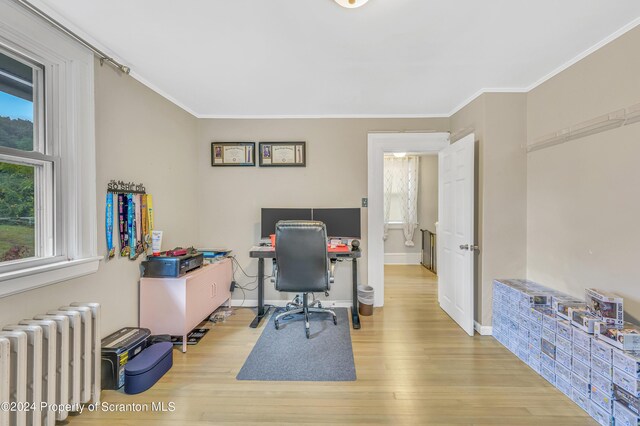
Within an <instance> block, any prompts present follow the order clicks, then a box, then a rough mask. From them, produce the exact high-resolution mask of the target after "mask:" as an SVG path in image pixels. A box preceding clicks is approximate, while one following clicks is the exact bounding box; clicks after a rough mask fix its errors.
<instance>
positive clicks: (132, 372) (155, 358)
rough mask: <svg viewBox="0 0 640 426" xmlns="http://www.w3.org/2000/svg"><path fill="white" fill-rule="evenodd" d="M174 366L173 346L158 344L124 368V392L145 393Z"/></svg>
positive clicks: (164, 343)
mask: <svg viewBox="0 0 640 426" xmlns="http://www.w3.org/2000/svg"><path fill="white" fill-rule="evenodd" d="M172 365H173V344H172V343H170V342H163V343H156V344H155V345H151V346H149V347H148V348H146V349H145V350H143V351H142V352H140V353H139V354H138V356H136V357H135V358H134V359H133V360H131V362H129V363H127V365H126V366H125V367H124V391H125V393H128V394H136V393H140V392H144V391H146V390H147V389H149V388H150V387H151V386H153V385H154V384H155V383H156V382H157V381H158V380H160V378H161V377H162V376H164V373H166V372H167V371H169V369H170V368H171V366H172Z"/></svg>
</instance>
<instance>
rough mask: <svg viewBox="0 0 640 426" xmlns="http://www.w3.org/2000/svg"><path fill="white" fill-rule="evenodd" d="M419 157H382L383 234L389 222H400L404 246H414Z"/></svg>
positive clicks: (386, 231)
mask: <svg viewBox="0 0 640 426" xmlns="http://www.w3.org/2000/svg"><path fill="white" fill-rule="evenodd" d="M419 161H420V160H419V157H417V156H413V155H407V156H404V157H396V156H385V157H384V238H385V239H386V238H387V235H388V232H389V225H392V224H398V225H401V226H402V231H403V234H404V239H405V242H404V244H405V245H406V246H407V247H412V246H414V242H413V234H414V233H415V230H416V228H417V227H418V182H419V181H418V170H419Z"/></svg>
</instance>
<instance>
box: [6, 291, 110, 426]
mask: <svg viewBox="0 0 640 426" xmlns="http://www.w3.org/2000/svg"><path fill="white" fill-rule="evenodd" d="M3 329H4V331H0V402H5V401H6V402H9V403H13V404H18V408H20V405H21V404H28V405H27V406H28V407H29V408H30V409H29V410H14V411H2V410H0V426H9V425H11V426H14V425H15V426H23V425H24V426H26V425H33V426H40V425H43V426H55V423H56V420H58V421H63V420H65V419H66V418H67V416H68V412H63V411H60V409H59V408H60V407H61V405H66V404H71V406H75V407H78V408H80V404H83V403H87V402H89V401H93V402H94V403H98V402H99V401H100V390H101V384H100V378H101V372H100V361H101V357H100V353H101V346H100V345H101V339H100V337H101V335H100V305H99V304H97V303H74V304H73V305H72V306H63V307H61V308H59V309H57V310H53V311H49V312H48V313H47V314H46V315H37V316H35V317H34V319H33V320H23V321H21V322H20V323H19V324H17V325H8V326H5V327H3ZM41 403H45V404H42V406H45V407H52V408H53V407H54V406H55V408H57V410H56V411H53V410H40V407H41ZM32 408H36V409H35V410H33V409H32Z"/></svg>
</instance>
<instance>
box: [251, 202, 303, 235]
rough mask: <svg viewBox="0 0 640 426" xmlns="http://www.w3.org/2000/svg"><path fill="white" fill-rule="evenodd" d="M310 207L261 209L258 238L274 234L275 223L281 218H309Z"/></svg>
mask: <svg viewBox="0 0 640 426" xmlns="http://www.w3.org/2000/svg"><path fill="white" fill-rule="evenodd" d="M311 218H312V215H311V209H269V208H267V209H262V214H261V219H260V222H261V226H260V238H269V235H271V234H275V232H276V223H278V222H279V221H281V220H311Z"/></svg>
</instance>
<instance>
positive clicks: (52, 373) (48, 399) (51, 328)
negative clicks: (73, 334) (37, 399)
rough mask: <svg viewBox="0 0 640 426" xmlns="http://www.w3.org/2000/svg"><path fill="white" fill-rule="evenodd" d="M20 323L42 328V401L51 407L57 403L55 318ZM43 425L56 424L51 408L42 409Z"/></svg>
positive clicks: (50, 425) (51, 425)
mask: <svg viewBox="0 0 640 426" xmlns="http://www.w3.org/2000/svg"><path fill="white" fill-rule="evenodd" d="M20 325H30V326H37V327H40V328H41V329H42V398H41V400H42V402H43V403H45V404H46V406H47V407H50V406H52V405H54V404H55V403H56V364H57V359H56V356H57V350H56V344H57V342H56V337H57V335H56V332H57V328H58V326H57V324H56V322H55V321H53V320H35V319H33V320H23V321H20ZM41 420H42V423H41V424H42V425H43V426H54V425H55V424H56V415H55V413H54V412H53V411H51V410H42V412H41Z"/></svg>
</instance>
